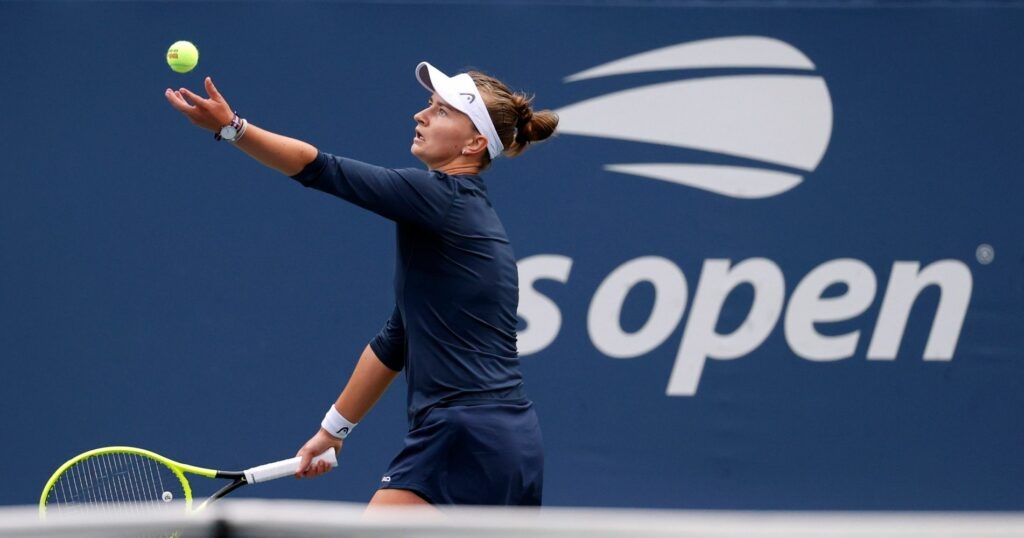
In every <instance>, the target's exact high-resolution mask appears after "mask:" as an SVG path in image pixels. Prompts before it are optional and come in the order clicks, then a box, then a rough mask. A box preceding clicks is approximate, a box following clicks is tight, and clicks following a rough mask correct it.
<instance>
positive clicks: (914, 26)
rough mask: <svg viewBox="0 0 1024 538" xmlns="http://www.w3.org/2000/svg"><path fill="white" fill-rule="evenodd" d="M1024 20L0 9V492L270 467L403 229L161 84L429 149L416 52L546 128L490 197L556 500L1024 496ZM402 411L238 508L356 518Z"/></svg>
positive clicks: (18, 498) (335, 7)
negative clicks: (221, 130) (187, 69)
mask: <svg viewBox="0 0 1024 538" xmlns="http://www.w3.org/2000/svg"><path fill="white" fill-rule="evenodd" d="M1021 28H1024V10H1022V5H1021V4H1019V3H1010V2H1006V3H964V4H959V5H955V6H954V5H950V4H948V3H944V2H943V3H935V4H931V3H904V4H903V7H884V6H883V5H882V4H878V5H876V4H873V3H870V2H859V3H852V4H850V3H834V4H830V3H825V4H821V3H815V4H803V3H800V2H786V3H764V4H758V3H755V2H745V3H742V4H737V5H735V6H734V7H709V6H707V5H706V4H703V3H673V2H657V3H652V4H650V5H648V3H642V2H636V3H634V2H618V3H607V2H594V3H589V2H574V3H572V4H570V5H559V4H558V3H544V2H497V3H470V2H449V3H443V2H442V3H422V2H408V3H402V2H388V3H381V4H375V3H362V2H352V3H349V2H311V3H292V2H252V3H247V2H181V3H178V2H142V3H127V2H45V3H34V2H2V3H0V35H3V37H4V39H3V42H4V54H3V58H4V60H3V70H2V74H0V97H2V102H3V104H4V107H3V111H2V113H0V127H2V128H0V356H2V364H3V367H2V374H0V394H2V395H3V398H4V405H3V406H2V409H0V424H3V427H2V433H0V436H2V438H3V443H0V447H2V448H0V451H2V456H3V458H0V461H2V462H3V463H0V465H2V468H0V474H2V475H3V476H4V485H3V486H2V487H0V503H2V504H30V503H34V502H36V499H37V498H38V495H39V492H40V490H41V488H42V485H43V483H44V482H45V480H46V479H47V477H48V476H49V474H50V473H51V472H52V471H53V470H54V469H55V468H56V466H58V465H59V464H60V463H61V462H63V461H64V460H65V459H67V458H69V457H71V456H72V455H74V454H77V453H79V452H81V451H84V450H87V449H90V448H94V447H97V446H103V445H110V444H129V445H139V446H144V447H147V448H150V449H153V450H156V451H158V452H161V453H164V454H166V455H168V456H170V457H173V458H176V459H180V460H183V461H189V462H195V463H198V464H202V465H208V466H214V467H223V468H232V467H239V466H245V465H248V464H251V463H254V462H261V461H264V460H271V459H277V458H280V457H283V456H289V455H291V454H293V453H294V451H295V450H296V449H297V448H298V446H299V445H300V444H301V443H302V442H304V441H305V440H306V439H307V438H308V436H309V435H311V434H312V432H313V431H314V429H315V428H316V427H317V424H318V422H319V419H320V417H321V415H322V413H323V410H324V408H325V407H326V405H327V404H328V402H330V401H331V400H332V399H333V398H334V397H335V396H336V394H337V392H338V390H339V389H340V387H341V385H342V383H343V381H344V380H345V378H347V375H348V373H349V371H350V369H351V367H352V365H353V364H354V361H355V358H356V357H357V355H358V353H359V351H360V350H361V349H362V347H363V345H364V344H365V343H366V342H367V341H368V340H369V339H370V338H371V337H372V336H373V335H374V334H375V333H376V331H377V330H378V328H379V327H380V326H381V324H382V323H383V322H384V320H385V319H386V318H387V316H388V315H389V314H390V311H391V302H392V292H391V287H390V279H391V274H392V270H391V267H392V261H393V255H394V248H393V245H392V225H391V224H390V223H389V222H387V221H384V220H383V219H380V218H379V217H376V216H374V215H372V214H369V213H367V212H365V211H362V210H360V209H358V208H355V207H352V206H348V205H347V204H345V203H343V202H341V201H339V200H336V199H332V198H330V197H328V196H326V195H323V194H320V193H317V192H313V191H309V190H306V189H303V188H301V187H300V186H298V185H297V184H295V183H293V182H292V181H290V180H289V179H287V178H284V177H282V176H279V175H277V174H276V173H274V172H272V171H270V170H268V169H264V168H262V167H261V166H259V165H258V164H256V163H254V162H252V161H250V160H249V159H248V158H246V157H245V156H244V155H242V154H241V153H240V152H237V151H236V150H234V149H233V148H231V147H229V146H228V145H227V144H225V143H217V142H214V141H213V140H212V138H211V136H210V135H209V134H208V133H205V132H201V131H199V130H197V129H195V128H194V127H192V126H191V125H189V124H188V123H187V121H185V120H184V118H182V117H181V116H180V115H179V114H178V113H177V112H175V111H174V110H172V109H171V108H170V106H168V104H167V103H166V101H165V99H164V96H163V91H164V89H165V88H167V87H172V88H178V87H182V86H185V87H189V88H192V89H195V90H198V89H199V88H200V87H201V81H202V77H203V76H205V75H212V76H213V77H214V80H215V81H216V82H217V84H218V86H219V88H220V89H221V90H222V92H223V93H224V94H225V95H226V97H227V98H228V99H229V101H230V102H231V104H232V105H233V106H234V107H235V108H237V109H238V110H239V111H240V113H241V114H242V115H243V116H245V117H247V118H248V119H249V120H250V121H252V122H254V123H256V124H259V125H261V126H264V127H266V128H270V129H272V130H275V131H278V132H282V133H285V134H289V135H293V136H297V137H300V138H303V139H305V140H308V141H310V142H311V143H313V144H315V145H317V146H319V147H321V148H322V149H324V150H326V151H330V152H334V153H340V154H344V155H348V156H352V157H355V158H359V159H362V160H366V161H369V162H374V163H378V164H384V165H389V166H395V167H404V166H417V165H418V162H417V161H415V159H414V158H413V157H412V156H410V155H409V152H408V147H409V145H410V141H411V139H412V136H413V125H414V124H413V120H412V115H413V114H414V113H415V112H416V111H418V110H419V109H420V108H421V107H422V105H423V104H424V102H425V99H426V97H427V96H426V94H425V92H424V91H423V90H422V88H421V87H420V86H419V85H418V84H417V83H416V81H415V79H414V78H413V67H414V66H415V65H416V63H417V62H419V61H421V60H429V61H431V62H432V63H434V64H435V65H437V66H438V67H440V68H441V69H444V70H447V71H450V72H454V71H458V70H460V69H463V68H466V67H477V68H481V69H484V70H486V71H488V72H490V73H492V74H494V75H496V76H498V77H499V78H502V79H505V80H507V81H508V82H510V83H511V84H512V85H513V86H515V87H517V88H520V89H524V90H527V91H530V92H534V93H536V96H537V97H536V104H537V105H538V106H540V107H542V108H551V109H555V110H557V111H559V113H560V114H561V115H562V130H561V134H560V135H559V136H558V137H557V138H556V139H554V140H552V141H550V142H548V143H545V144H543V145H541V146H538V147H536V148H534V149H531V150H530V151H529V152H527V154H525V155H524V156H523V157H522V158H520V159H515V160H501V161H499V162H497V163H496V164H495V165H494V166H493V168H492V169H491V170H490V171H489V172H488V174H487V181H488V184H489V189H490V191H491V193H492V196H493V199H494V201H495V204H496V206H497V207H498V209H499V211H500V212H501V214H502V215H503V217H504V219H505V223H506V226H507V228H508V231H509V234H510V235H511V237H512V238H513V240H514V244H515V246H516V252H517V256H518V259H519V260H520V280H521V284H520V287H521V298H522V300H521V303H522V304H521V308H520V317H521V318H522V324H521V334H520V347H521V351H522V356H523V369H524V371H525V375H526V377H527V387H528V390H529V392H530V393H531V395H532V396H533V398H534V399H535V400H536V403H537V406H538V409H539V411H540V414H541V417H542V421H543V426H544V432H545V437H546V442H547V449H548V452H547V456H548V460H547V464H548V467H547V483H546V500H547V502H548V503H549V504H552V505H589V506H623V507H685V508H740V509H748V508H750V509H927V510H935V509H958V510H960V509H963V510H992V509H996V510H1018V509H1021V508H1024V486H1022V484H1024V463H1022V460H1021V458H1020V455H1019V454H1020V448H1021V446H1024V413H1022V409H1024V392H1022V391H1021V390H1020V386H1021V380H1022V374H1024V361H1022V356H1021V355H1022V350H1024V330H1022V329H1024V217H1022V216H1021V211H1020V207H1021V202H1022V201H1024V200H1022V198H1024V187H1022V186H1021V179H1022V177H1024V158H1022V156H1021V149H1020V148H1021V140H1022V138H1024V136H1022V135H1024V129H1022V125H1024V100H1022V99H1021V98H1020V96H1021V95H1022V94H1024V75H1022V74H1021V70H1020V62H1021V56H1022V53H1024V33H1022V32H1021ZM179 39H188V40H191V41H193V42H194V43H196V44H197V45H198V47H199V50H200V54H201V58H200V62H199V67H198V68H197V69H196V70H195V71H193V72H191V73H188V74H184V75H180V74H176V73H173V72H172V71H171V70H169V69H168V68H167V66H166V65H165V63H164V59H163V55H164V51H165V50H166V48H167V47H168V45H170V44H171V43H172V42H173V41H176V40H179ZM399 384H401V383H399ZM403 400H404V390H402V389H401V388H399V387H393V388H392V390H391V391H390V392H389V393H388V394H387V395H386V396H385V398H384V400H383V401H382V402H381V403H380V404H379V405H378V407H377V408H376V409H374V411H373V412H372V413H371V414H370V416H369V417H368V418H367V419H366V420H365V421H364V423H363V424H362V425H360V427H359V430H358V431H357V432H356V435H355V436H354V437H353V438H352V439H351V441H350V442H349V443H347V444H346V446H345V451H344V454H343V455H342V463H341V467H340V472H336V473H332V474H331V475H329V476H328V477H325V478H322V479H318V480H314V481H292V480H285V481H278V482H276V483H273V484H267V486H266V487H264V488H262V489H257V488H253V490H251V491H248V492H246V493H244V494H245V495H258V496H265V497H293V498H310V499H324V500H348V501H365V500H367V499H369V497H370V496H371V495H372V493H373V491H374V490H375V487H376V484H377V481H378V480H379V478H380V473H381V472H382V471H383V470H384V467H385V465H386V463H387V462H388V461H389V460H390V458H391V457H392V456H393V454H394V453H395V451H396V450H397V449H398V447H399V446H400V444H401V438H402V435H403V431H404V429H405V413H404V405H403V404H404V402H403Z"/></svg>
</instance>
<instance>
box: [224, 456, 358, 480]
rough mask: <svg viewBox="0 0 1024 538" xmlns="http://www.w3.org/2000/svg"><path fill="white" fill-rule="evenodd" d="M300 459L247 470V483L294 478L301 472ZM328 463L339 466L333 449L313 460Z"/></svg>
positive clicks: (296, 458) (290, 459)
mask: <svg viewBox="0 0 1024 538" xmlns="http://www.w3.org/2000/svg"><path fill="white" fill-rule="evenodd" d="M299 461H300V458H299V457H298V456H295V457H294V458H288V459H286V460H281V461H275V462H273V463H267V464H264V465H258V466H256V467H253V468H251V469H246V470H245V471H244V473H245V481H246V482H248V483H249V484H256V483H258V482H266V481H268V480H277V479H278V478H284V477H286V476H292V475H294V474H295V473H297V472H298V471H299ZM319 461H326V462H327V463H330V464H331V467H337V466H338V458H337V456H335V454H334V449H333V448H328V449H327V450H325V451H324V452H323V453H322V454H320V455H319V456H316V457H315V458H313V461H312V462H311V464H313V463H316V462H319Z"/></svg>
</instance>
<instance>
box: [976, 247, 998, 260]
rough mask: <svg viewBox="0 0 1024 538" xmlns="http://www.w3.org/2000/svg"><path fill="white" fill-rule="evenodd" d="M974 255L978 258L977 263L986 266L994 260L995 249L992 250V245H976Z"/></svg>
mask: <svg viewBox="0 0 1024 538" xmlns="http://www.w3.org/2000/svg"><path fill="white" fill-rule="evenodd" d="M974 255H975V257H977V258H978V263H980V264H982V265H988V264H990V263H992V261H993V260H995V259H996V249H994V248H992V245H990V244H988V243H982V244H980V245H978V248H977V250H975V251H974Z"/></svg>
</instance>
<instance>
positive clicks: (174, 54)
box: [167, 41, 199, 73]
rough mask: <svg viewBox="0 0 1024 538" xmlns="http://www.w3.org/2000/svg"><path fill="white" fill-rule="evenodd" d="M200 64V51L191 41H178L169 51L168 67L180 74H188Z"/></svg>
mask: <svg viewBox="0 0 1024 538" xmlns="http://www.w3.org/2000/svg"><path fill="white" fill-rule="evenodd" d="M197 63H199V49H197V48H196V46H195V45H193V44H192V43H191V42H190V41H177V42H175V43H174V44H173V45H171V48H169V49H167V65H169V66H171V69H173V70H175V71H177V72H178V73H188V72H189V71H191V70H192V69H194V68H195V66H196V64H197Z"/></svg>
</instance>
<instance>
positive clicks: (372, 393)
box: [334, 346, 398, 422]
mask: <svg viewBox="0 0 1024 538" xmlns="http://www.w3.org/2000/svg"><path fill="white" fill-rule="evenodd" d="M397 376H398V372H396V371H394V370H392V369H390V368H388V367H387V366H384V363H382V362H381V361H380V359H379V358H377V354H376V353H374V352H373V349H371V348H370V346H366V348H365V349H364V350H363V354H362V355H361V356H360V357H359V362H358V363H356V367H355V370H354V371H353V372H352V377H350V378H349V380H348V384H347V385H345V389H344V390H343V391H341V395H340V396H338V400H337V401H336V402H335V403H334V407H335V409H337V410H338V412H339V413H341V415H342V416H343V417H345V418H346V419H348V420H350V421H352V422H359V421H361V420H363V417H364V416H366V414H367V413H368V412H369V411H370V409H372V408H373V406H374V405H375V404H376V403H377V400H380V397H381V396H383V395H384V391H386V390H387V388H388V386H389V385H391V382H392V381H394V379H395V377H397Z"/></svg>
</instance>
